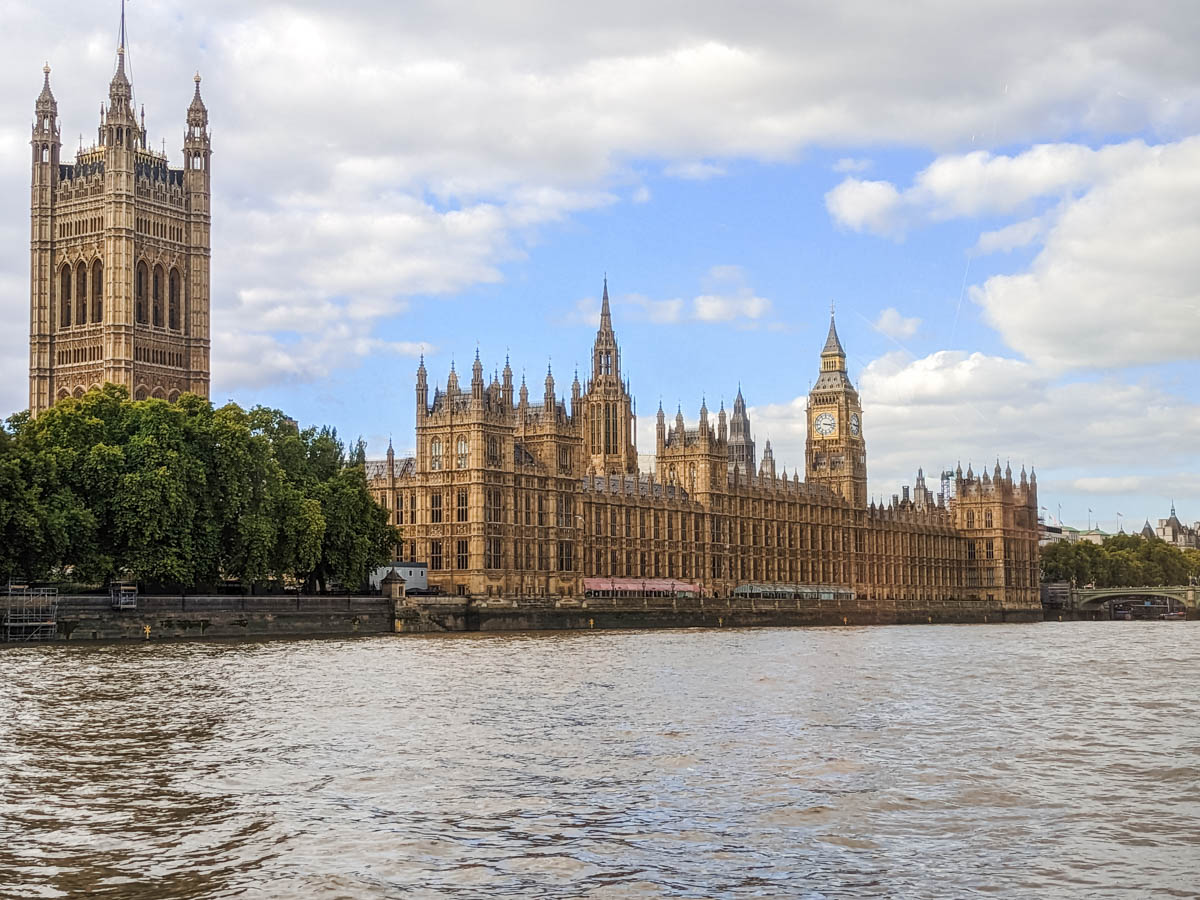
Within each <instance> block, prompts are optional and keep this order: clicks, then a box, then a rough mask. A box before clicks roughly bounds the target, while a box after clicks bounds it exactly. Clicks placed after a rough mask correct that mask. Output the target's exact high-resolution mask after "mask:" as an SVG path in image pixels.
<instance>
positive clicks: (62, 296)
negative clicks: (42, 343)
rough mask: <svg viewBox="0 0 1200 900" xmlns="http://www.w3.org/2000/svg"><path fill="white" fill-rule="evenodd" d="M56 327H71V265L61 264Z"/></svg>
mask: <svg viewBox="0 0 1200 900" xmlns="http://www.w3.org/2000/svg"><path fill="white" fill-rule="evenodd" d="M58 300H59V309H58V327H59V328H70V327H71V267H70V266H63V270H62V287H61V288H60V289H59V293H58Z"/></svg>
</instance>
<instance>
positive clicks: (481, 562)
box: [368, 285, 1039, 609]
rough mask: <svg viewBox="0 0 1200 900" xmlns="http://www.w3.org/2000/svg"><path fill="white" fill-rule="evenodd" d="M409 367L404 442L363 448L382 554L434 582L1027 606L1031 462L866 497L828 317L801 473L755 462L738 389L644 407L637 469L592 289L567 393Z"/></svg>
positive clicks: (508, 378)
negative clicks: (697, 403) (940, 489)
mask: <svg viewBox="0 0 1200 900" xmlns="http://www.w3.org/2000/svg"><path fill="white" fill-rule="evenodd" d="M429 392H430V387H429V381H428V377H427V373H426V369H425V364H424V360H422V362H421V366H420V368H419V369H418V370H417V386H416V418H417V422H416V456H415V457H410V458H407V459H398V458H397V457H396V456H395V454H394V452H393V451H392V450H391V449H390V448H389V450H388V455H387V458H386V459H385V460H377V461H372V462H370V463H368V475H369V478H370V483H371V487H372V489H373V491H374V493H375V496H376V498H377V500H378V501H379V502H380V503H381V504H383V505H385V506H386V507H387V508H388V509H389V510H390V511H391V515H392V521H393V522H394V523H395V524H396V525H398V526H399V528H400V532H401V535H402V542H401V545H400V546H399V547H398V548H397V549H398V556H399V557H401V558H407V559H411V560H419V561H423V562H427V563H428V564H429V581H430V584H431V585H436V586H438V587H439V588H440V589H441V590H442V591H443V592H444V593H446V594H457V595H467V596H473V597H483V598H486V597H500V598H510V599H516V598H532V597H563V598H565V597H580V596H581V595H583V594H584V593H585V592H586V591H587V590H589V589H596V588H597V587H598V586H603V587H607V588H609V589H613V590H626V591H628V592H631V593H636V592H637V591H638V589H639V586H646V585H655V586H658V587H660V588H661V586H662V585H664V584H666V585H667V587H666V589H667V590H672V589H674V588H672V587H671V586H670V584H669V583H670V582H676V583H677V585H686V586H687V587H686V588H684V589H690V590H695V591H698V592H701V593H703V594H704V595H705V596H710V597H726V596H729V595H730V593H731V592H733V591H734V590H735V589H737V588H738V587H740V586H745V585H758V584H787V585H805V586H822V587H837V588H840V589H844V590H845V589H848V590H853V591H854V592H856V593H857V595H858V596H859V597H861V598H864V599H873V598H874V599H881V600H884V599H891V600H943V599H947V600H948V599H960V600H969V599H979V600H984V599H991V600H997V601H1000V602H1001V603H1003V604H1004V605H1005V606H1006V607H1010V608H1025V609H1028V608H1030V607H1032V606H1036V604H1037V603H1038V602H1039V596H1038V521H1037V510H1038V505H1037V477H1036V474H1031V475H1030V476H1027V475H1026V473H1025V471H1024V470H1022V471H1021V474H1020V476H1019V478H1017V479H1014V477H1013V474H1012V472H1011V470H1008V469H1006V470H1005V471H1003V472H1002V471H1001V469H1000V466H999V463H997V465H996V468H995V470H994V471H993V472H992V473H991V474H989V473H988V472H987V471H984V472H983V473H982V475H980V476H978V477H976V475H975V473H974V472H973V471H972V470H971V469H970V467H968V470H967V473H966V474H965V475H964V474H963V472H962V470H961V467H960V468H959V469H958V471H957V472H955V473H951V476H950V478H949V482H950V483H951V484H952V485H953V492H952V495H951V496H945V495H944V493H941V494H939V495H938V496H936V497H935V496H934V494H933V492H932V491H930V490H929V489H928V488H926V486H925V480H924V476H923V474H922V473H918V478H917V483H916V486H915V490H914V492H913V493H912V494H911V495H910V493H909V491H908V489H907V488H906V489H905V492H904V495H903V497H901V496H896V497H893V499H892V501H891V502H890V503H888V504H886V505H878V504H875V503H873V502H872V503H868V502H867V493H866V445H865V442H864V437H863V415H862V409H861V407H860V405H859V400H858V394H857V392H856V391H855V389H854V387H853V385H852V383H851V382H850V380H849V378H848V377H847V375H846V354H845V351H844V350H843V349H842V345H841V342H840V340H839V339H838V335H837V331H836V328H835V327H834V324H833V321H832V319H831V321H830V328H829V338H828V340H827V342H826V344H825V347H824V350H823V351H822V352H821V364H820V374H819V376H818V378H817V381H816V383H815V384H814V386H813V389H812V393H811V395H810V397H809V404H808V447H807V452H806V471H805V473H804V480H803V481H802V480H800V477H799V473H798V472H797V473H793V475H792V476H791V477H789V476H788V474H787V471H786V469H784V470H783V471H782V472H779V473H777V472H776V467H775V459H774V454H773V451H772V449H771V445H770V442H769V441H768V442H767V443H766V445H765V446H764V448H763V456H762V460H761V463H760V464H759V466H758V468H757V471H756V470H755V469H753V468H752V467H743V462H748V461H750V460H752V459H753V458H754V448H753V442H752V440H751V438H750V430H749V428H750V426H749V418H748V416H747V415H746V411H745V404H744V401H743V400H742V399H741V397H740V393H741V392H740V390H739V402H738V403H737V404H736V405H735V409H734V411H735V415H737V416H738V418H739V425H738V427H737V428H735V429H733V430H732V433H731V429H730V422H729V421H728V420H727V418H726V414H725V410H724V407H722V408H721V409H720V411H719V412H718V413H717V416H716V426H715V428H714V426H713V423H712V421H711V419H710V416H709V412H708V409H707V407H706V405H704V404H702V405H701V407H700V416H699V423H698V426H697V427H695V428H689V427H687V425H686V424H685V422H684V420H683V415H682V412H680V413H678V414H677V415H676V417H675V419H674V422H673V424H672V425H670V426H668V423H667V420H666V417H665V416H664V414H663V411H662V408H661V406H660V408H659V411H658V417H657V434H656V447H655V453H656V464H655V467H654V472H653V474H648V473H644V472H640V471H639V469H638V464H637V447H636V438H635V417H634V405H633V400H632V397H631V394H630V389H629V385H628V384H627V383H626V382H624V381H623V380H622V378H621V356H620V349H619V347H618V345H617V341H616V334H615V333H614V331H613V327H612V319H611V314H610V309H609V302H608V290H607V285H605V291H604V299H603V305H602V311H601V321H600V329H599V332H598V334H597V336H596V341H595V345H594V348H593V353H592V372H591V377H590V379H589V380H588V381H587V384H586V385H581V384H580V382H579V378H578V376H576V378H575V380H574V382H573V384H572V385H571V396H570V402H569V403H568V402H567V401H566V400H565V399H562V398H559V397H557V395H556V392H555V383H554V378H553V376H552V375H551V374H550V373H549V372H548V373H547V375H546V380H545V386H544V393H543V395H542V398H541V400H540V402H531V401H530V397H529V390H528V388H527V386H526V385H525V384H524V380H522V384H521V386H520V389H519V391H518V392H517V396H516V397H514V393H513V374H512V369H511V367H510V366H509V364H508V362H507V361H506V363H505V366H504V371H503V374H502V375H501V374H496V375H493V377H492V379H491V381H490V383H487V382H485V380H484V375H483V366H482V363H481V362H480V360H479V357H478V354H476V358H475V363H474V366H473V367H472V371H471V382H470V386H469V387H468V388H465V389H464V388H462V387H460V385H459V381H458V375H457V373H456V372H455V371H454V368H453V366H451V371H450V375H449V379H448V380H447V382H446V386H445V388H444V389H441V388H435V389H434V391H433V396H432V398H431V397H430V393H429Z"/></svg>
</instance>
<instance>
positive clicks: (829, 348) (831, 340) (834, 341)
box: [821, 310, 846, 356]
mask: <svg viewBox="0 0 1200 900" xmlns="http://www.w3.org/2000/svg"><path fill="white" fill-rule="evenodd" d="M829 353H835V354H837V355H838V356H845V355H846V351H845V350H844V349H842V342H841V339H840V338H839V337H838V333H837V325H836V323H835V322H834V318H833V311H832V310H831V311H830V313H829V336H828V337H827V338H825V347H824V348H823V349H822V350H821V355H822V356H825V355H826V354H829Z"/></svg>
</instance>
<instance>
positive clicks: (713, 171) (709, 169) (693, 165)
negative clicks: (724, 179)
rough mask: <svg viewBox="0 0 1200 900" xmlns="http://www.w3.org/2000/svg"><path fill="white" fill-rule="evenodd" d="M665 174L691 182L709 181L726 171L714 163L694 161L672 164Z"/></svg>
mask: <svg viewBox="0 0 1200 900" xmlns="http://www.w3.org/2000/svg"><path fill="white" fill-rule="evenodd" d="M663 174H664V175H667V176H669V177H671V178H685V179H687V180H689V181H707V180H708V179H710V178H716V177H717V176H719V175H724V174H725V170H724V169H723V168H721V167H720V166H717V165H713V164H712V163H706V162H696V161H692V162H680V163H672V164H671V165H669V166H667V167H666V168H665V169H663Z"/></svg>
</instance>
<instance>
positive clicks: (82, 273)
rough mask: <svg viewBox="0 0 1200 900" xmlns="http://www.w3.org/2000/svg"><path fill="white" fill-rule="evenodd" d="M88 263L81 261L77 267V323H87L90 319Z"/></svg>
mask: <svg viewBox="0 0 1200 900" xmlns="http://www.w3.org/2000/svg"><path fill="white" fill-rule="evenodd" d="M87 289H88V277H87V263H85V262H82V261H80V263H79V265H78V266H77V267H76V268H75V324H76V325H86V324H87V320H88V304H87Z"/></svg>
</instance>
